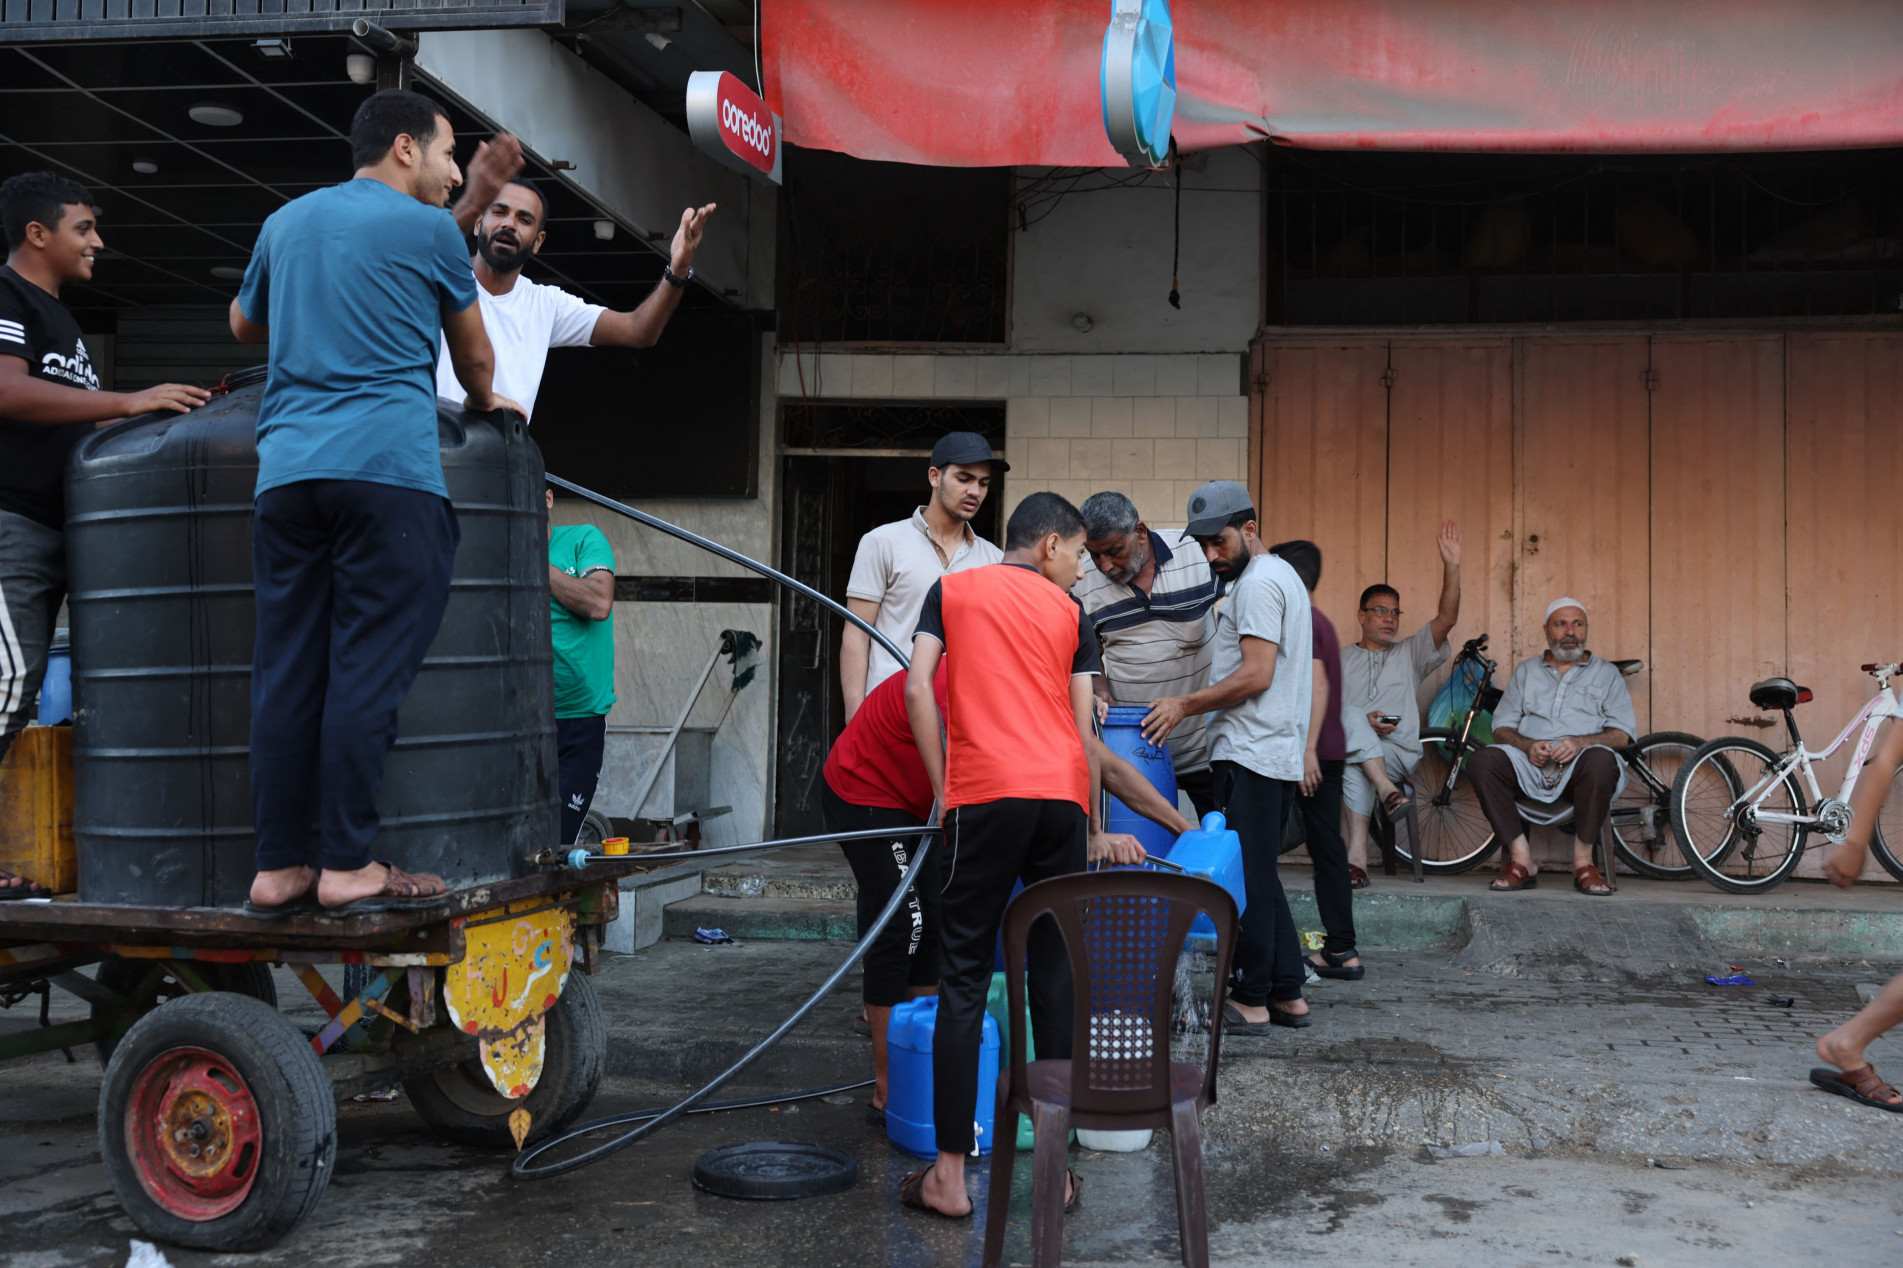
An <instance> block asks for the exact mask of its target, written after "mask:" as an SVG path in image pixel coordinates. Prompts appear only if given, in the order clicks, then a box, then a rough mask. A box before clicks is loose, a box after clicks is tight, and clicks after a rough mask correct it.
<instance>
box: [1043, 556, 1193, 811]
mask: <svg viewBox="0 0 1903 1268" xmlns="http://www.w3.org/2000/svg"><path fill="white" fill-rule="evenodd" d="M1150 548H1151V549H1152V550H1154V551H1155V552H1156V575H1155V577H1154V578H1152V580H1151V582H1150V593H1148V594H1144V593H1143V592H1142V591H1141V590H1139V589H1137V588H1136V587H1135V586H1131V585H1119V584H1118V583H1117V582H1114V581H1112V580H1110V579H1109V578H1108V577H1106V576H1104V575H1103V573H1101V572H1099V571H1097V569H1096V567H1095V566H1092V567H1089V568H1086V569H1085V570H1084V575H1083V577H1082V578H1081V579H1079V581H1078V582H1077V585H1076V587H1075V588H1074V589H1073V590H1072V591H1071V593H1072V594H1074V595H1075V596H1077V601H1078V602H1079V603H1081V604H1083V605H1084V611H1085V612H1087V613H1088V614H1089V615H1090V619H1091V622H1092V624H1094V625H1095V626H1096V629H1097V641H1098V643H1099V644H1100V645H1101V646H1102V648H1103V674H1104V682H1105V683H1106V684H1108V686H1109V688H1110V698H1111V699H1112V700H1114V701H1116V702H1117V703H1118V704H1122V705H1147V704H1149V703H1150V701H1152V700H1155V699H1156V698H1158V697H1159V696H1182V695H1188V694H1189V693H1190V692H1192V691H1201V690H1202V689H1203V688H1204V687H1206V686H1208V685H1209V662H1210V660H1211V657H1212V655H1213V650H1212V648H1211V647H1210V639H1211V638H1212V637H1214V635H1215V632H1216V617H1215V608H1216V600H1217V599H1219V598H1221V597H1222V592H1223V589H1222V582H1220V581H1218V580H1217V579H1216V575H1215V574H1214V573H1212V572H1210V570H1209V563H1208V561H1207V560H1205V559H1204V558H1203V548H1202V547H1201V546H1199V545H1197V544H1196V539H1195V538H1193V537H1190V536H1189V535H1188V534H1186V533H1182V532H1180V531H1176V530H1159V529H1154V528H1152V529H1150ZM1208 720H1209V715H1208V714H1206V713H1198V714H1195V715H1193V716H1191V717H1187V718H1184V719H1183V722H1182V725H1181V726H1179V727H1177V728H1176V730H1175V731H1174V732H1173V733H1172V734H1171V735H1170V757H1171V758H1172V759H1173V761H1174V763H1175V766H1176V773H1177V774H1179V775H1184V774H1189V773H1191V772H1193V771H1199V770H1206V769H1208V767H1209V741H1208V737H1207V735H1206V727H1207V724H1208Z"/></svg>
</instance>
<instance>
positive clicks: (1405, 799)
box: [1381, 788, 1414, 819]
mask: <svg viewBox="0 0 1903 1268" xmlns="http://www.w3.org/2000/svg"><path fill="white" fill-rule="evenodd" d="M1413 804H1414V799H1413V798H1412V797H1410V796H1408V795H1407V794H1406V793H1404V792H1402V791H1401V790H1400V789H1399V788H1396V789H1395V790H1394V791H1393V792H1391V793H1389V794H1388V795H1387V796H1385V797H1383V798H1382V799H1381V811H1382V813H1383V814H1385V815H1387V817H1388V818H1390V819H1392V818H1394V816H1396V815H1398V814H1400V813H1401V812H1402V811H1404V810H1406V809H1407V808H1408V807H1409V806H1411V805H1413Z"/></svg>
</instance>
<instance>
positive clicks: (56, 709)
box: [38, 626, 73, 726]
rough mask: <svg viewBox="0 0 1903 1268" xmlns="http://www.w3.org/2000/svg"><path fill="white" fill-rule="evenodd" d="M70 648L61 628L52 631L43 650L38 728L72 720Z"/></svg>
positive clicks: (70, 644)
mask: <svg viewBox="0 0 1903 1268" xmlns="http://www.w3.org/2000/svg"><path fill="white" fill-rule="evenodd" d="M72 649H73V645H72V642H71V637H70V635H68V633H67V631H66V628H65V627H64V626H62V627H60V628H59V629H56V630H54V631H53V639H52V642H51V643H50V644H49V645H48V646H47V649H46V679H45V681H43V682H42V683H40V712H39V717H38V721H39V724H40V725H41V726H57V725H58V724H59V723H61V722H71V721H72V720H73V650H72Z"/></svg>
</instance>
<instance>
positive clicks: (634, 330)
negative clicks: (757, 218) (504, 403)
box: [436, 132, 714, 421]
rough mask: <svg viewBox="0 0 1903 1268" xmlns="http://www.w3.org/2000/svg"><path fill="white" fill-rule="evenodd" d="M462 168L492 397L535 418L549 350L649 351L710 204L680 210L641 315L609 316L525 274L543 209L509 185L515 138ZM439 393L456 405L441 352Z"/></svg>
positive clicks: (686, 271) (526, 190) (518, 153)
mask: <svg viewBox="0 0 1903 1268" xmlns="http://www.w3.org/2000/svg"><path fill="white" fill-rule="evenodd" d="M469 170H470V181H469V190H468V192H467V193H466V194H465V195H464V196H463V197H462V199H460V200H459V201H458V202H457V204H456V206H455V208H454V214H455V217H456V223H457V225H459V226H460V227H461V228H462V230H463V232H464V233H470V232H474V234H475V235H476V254H475V255H474V256H472V257H470V261H469V263H470V266H471V267H472V268H474V269H475V272H476V299H477V302H479V303H480V304H481V305H482V324H483V326H484V328H485V329H487V330H488V332H489V343H490V345H491V346H492V347H494V349H495V356H496V373H495V384H496V387H495V391H496V393H497V394H498V395H500V396H506V397H508V398H509V399H510V400H514V401H520V402H521V403H522V408H523V409H525V410H527V411H528V412H529V418H530V420H531V421H533V419H534V417H535V398H536V395H537V393H538V392H539V391H540V390H541V386H542V370H543V367H544V366H546V365H547V363H548V350H549V349H550V348H581V347H590V346H592V347H596V348H606V347H621V348H647V347H652V346H653V345H654V343H655V342H656V341H657V340H658V339H660V337H661V331H662V330H663V329H664V328H665V327H666V326H667V319H668V318H669V317H671V316H673V315H674V310H675V308H677V307H679V305H680V302H681V292H682V291H683V290H684V289H686V287H687V283H688V282H689V280H691V279H692V278H693V276H694V252H695V251H697V250H699V248H700V239H701V234H702V233H703V232H704V231H705V229H706V224H707V217H708V216H709V215H711V214H713V210H714V204H712V203H708V204H707V205H706V206H705V207H689V208H688V209H687V210H685V211H683V212H682V213H681V224H680V228H678V229H676V230H675V231H674V242H673V245H672V248H671V250H670V258H669V260H668V264H667V266H666V268H664V269H663V270H662V272H661V280H660V281H659V282H658V283H656V284H655V287H654V291H653V293H652V294H650V295H649V296H648V297H647V298H646V299H645V300H643V301H642V302H641V305H640V306H639V307H638V308H635V309H633V310H632V311H630V312H616V311H614V310H613V309H610V308H603V307H601V306H600V305H599V304H590V303H588V302H587V301H586V300H584V299H582V298H580V297H579V296H576V295H571V294H569V293H568V292H567V291H565V290H563V289H561V287H559V286H548V285H545V284H543V283H540V282H532V281H530V280H529V279H528V278H526V277H523V276H522V266H523V265H525V264H527V263H528V262H529V257H530V256H532V255H534V254H535V253H536V252H537V251H539V250H541V249H542V241H543V238H544V237H545V236H546V234H545V232H544V224H545V221H546V220H547V212H548V208H547V205H546V204H545V203H544V202H543V201H542V195H541V194H540V193H538V192H537V191H536V190H535V189H534V188H533V187H532V186H530V185H527V184H525V183H523V182H521V181H518V180H515V179H513V177H515V176H516V175H517V174H518V173H520V172H521V170H522V148H521V146H520V144H518V143H517V141H516V139H515V138H514V137H512V136H510V135H509V134H507V133H506V132H505V133H502V134H501V135H499V136H497V137H496V138H495V140H493V141H490V142H488V143H486V144H485V145H483V146H482V147H481V148H480V149H479V150H478V152H477V154H476V157H475V158H474V159H472V160H471V161H470V165H469ZM485 177H487V179H485ZM497 177H500V178H501V179H497ZM498 186H499V188H498ZM436 394H437V395H438V396H445V397H448V398H449V399H450V400H455V401H460V400H461V399H462V398H463V390H462V386H461V384H460V383H459V382H458V381H457V379H456V374H455V371H454V369H453V368H452V367H451V366H450V363H449V349H448V347H447V346H445V347H444V349H443V351H442V354H441V356H440V358H439V359H438V360H437V363H436Z"/></svg>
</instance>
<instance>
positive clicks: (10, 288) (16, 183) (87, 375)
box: [0, 172, 210, 900]
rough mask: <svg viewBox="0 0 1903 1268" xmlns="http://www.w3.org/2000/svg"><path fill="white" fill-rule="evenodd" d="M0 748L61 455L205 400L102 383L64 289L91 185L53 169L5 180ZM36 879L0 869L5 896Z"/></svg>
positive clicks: (23, 691)
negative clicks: (121, 426)
mask: <svg viewBox="0 0 1903 1268" xmlns="http://www.w3.org/2000/svg"><path fill="white" fill-rule="evenodd" d="M0 225H4V227H5V230H6V237H7V262H6V264H5V266H4V267H0V754H4V753H5V752H6V750H7V748H8V746H9V745H10V744H11V743H12V742H13V735H14V733H15V732H16V731H18V730H19V729H20V728H22V727H24V726H25V725H26V724H27V722H28V720H29V719H30V718H31V716H32V712H33V707H34V703H35V701H36V700H37V699H38V697H39V692H40V679H41V677H42V676H43V675H44V674H45V672H46V645H47V641H48V640H49V639H50V638H51V637H52V633H53V622H54V620H55V619H56V618H57V617H58V615H59V606H60V602H61V600H62V599H63V598H64V597H65V594H66V537H65V532H64V527H65V521H66V506H65V483H66V459H67V457H68V456H69V455H70V454H71V453H72V450H73V446H74V445H76V444H78V443H79V440H80V437H82V436H84V435H85V434H86V433H87V432H89V431H92V430H93V429H94V428H95V427H97V426H100V425H101V424H103V423H106V422H110V421H113V420H115V419H120V418H126V417H129V416H131V415H134V414H147V413H151V412H153V411H155V410H168V409H169V410H176V411H178V412H179V413H184V412H185V411H187V410H189V409H191V408H192V407H194V406H197V405H203V404H204V403H205V402H206V401H207V400H208V399H210V395H209V393H207V392H205V391H204V390H203V389H202V388H196V387H188V386H186V385H184V384H180V383H165V384H161V385H159V386H158V387H154V388H148V389H146V390H145V391H143V392H102V391H100V390H99V375H98V374H97V373H96V372H95V371H94V369H93V365H92V357H91V354H90V353H89V352H88V351H87V349H86V341H85V339H83V338H82V337H81V336H80V332H79V323H78V322H77V321H75V320H74V319H73V314H72V313H71V312H70V311H68V310H67V307H66V305H65V304H62V303H61V302H60V299H59V292H60V287H61V286H62V285H63V284H65V283H67V282H88V281H91V280H92V275H93V256H94V255H95V253H97V252H98V250H99V248H100V246H101V243H100V241H99V233H98V230H97V228H96V227H95V225H94V218H93V208H92V195H91V194H90V193H88V192H87V190H86V187H85V186H84V185H81V184H79V183H77V182H75V181H71V180H67V179H65V178H63V177H60V176H56V175H54V174H53V173H52V172H27V173H24V174H22V175H19V176H15V177H12V178H10V179H8V180H7V181H6V182H5V183H0ZM37 889H38V886H36V885H33V884H31V883H29V882H26V881H23V880H22V879H21V878H19V877H16V876H12V875H9V874H8V873H6V872H0V900H5V899H8V898H23V897H26V896H27V894H28V893H29V892H34V891H37Z"/></svg>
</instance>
